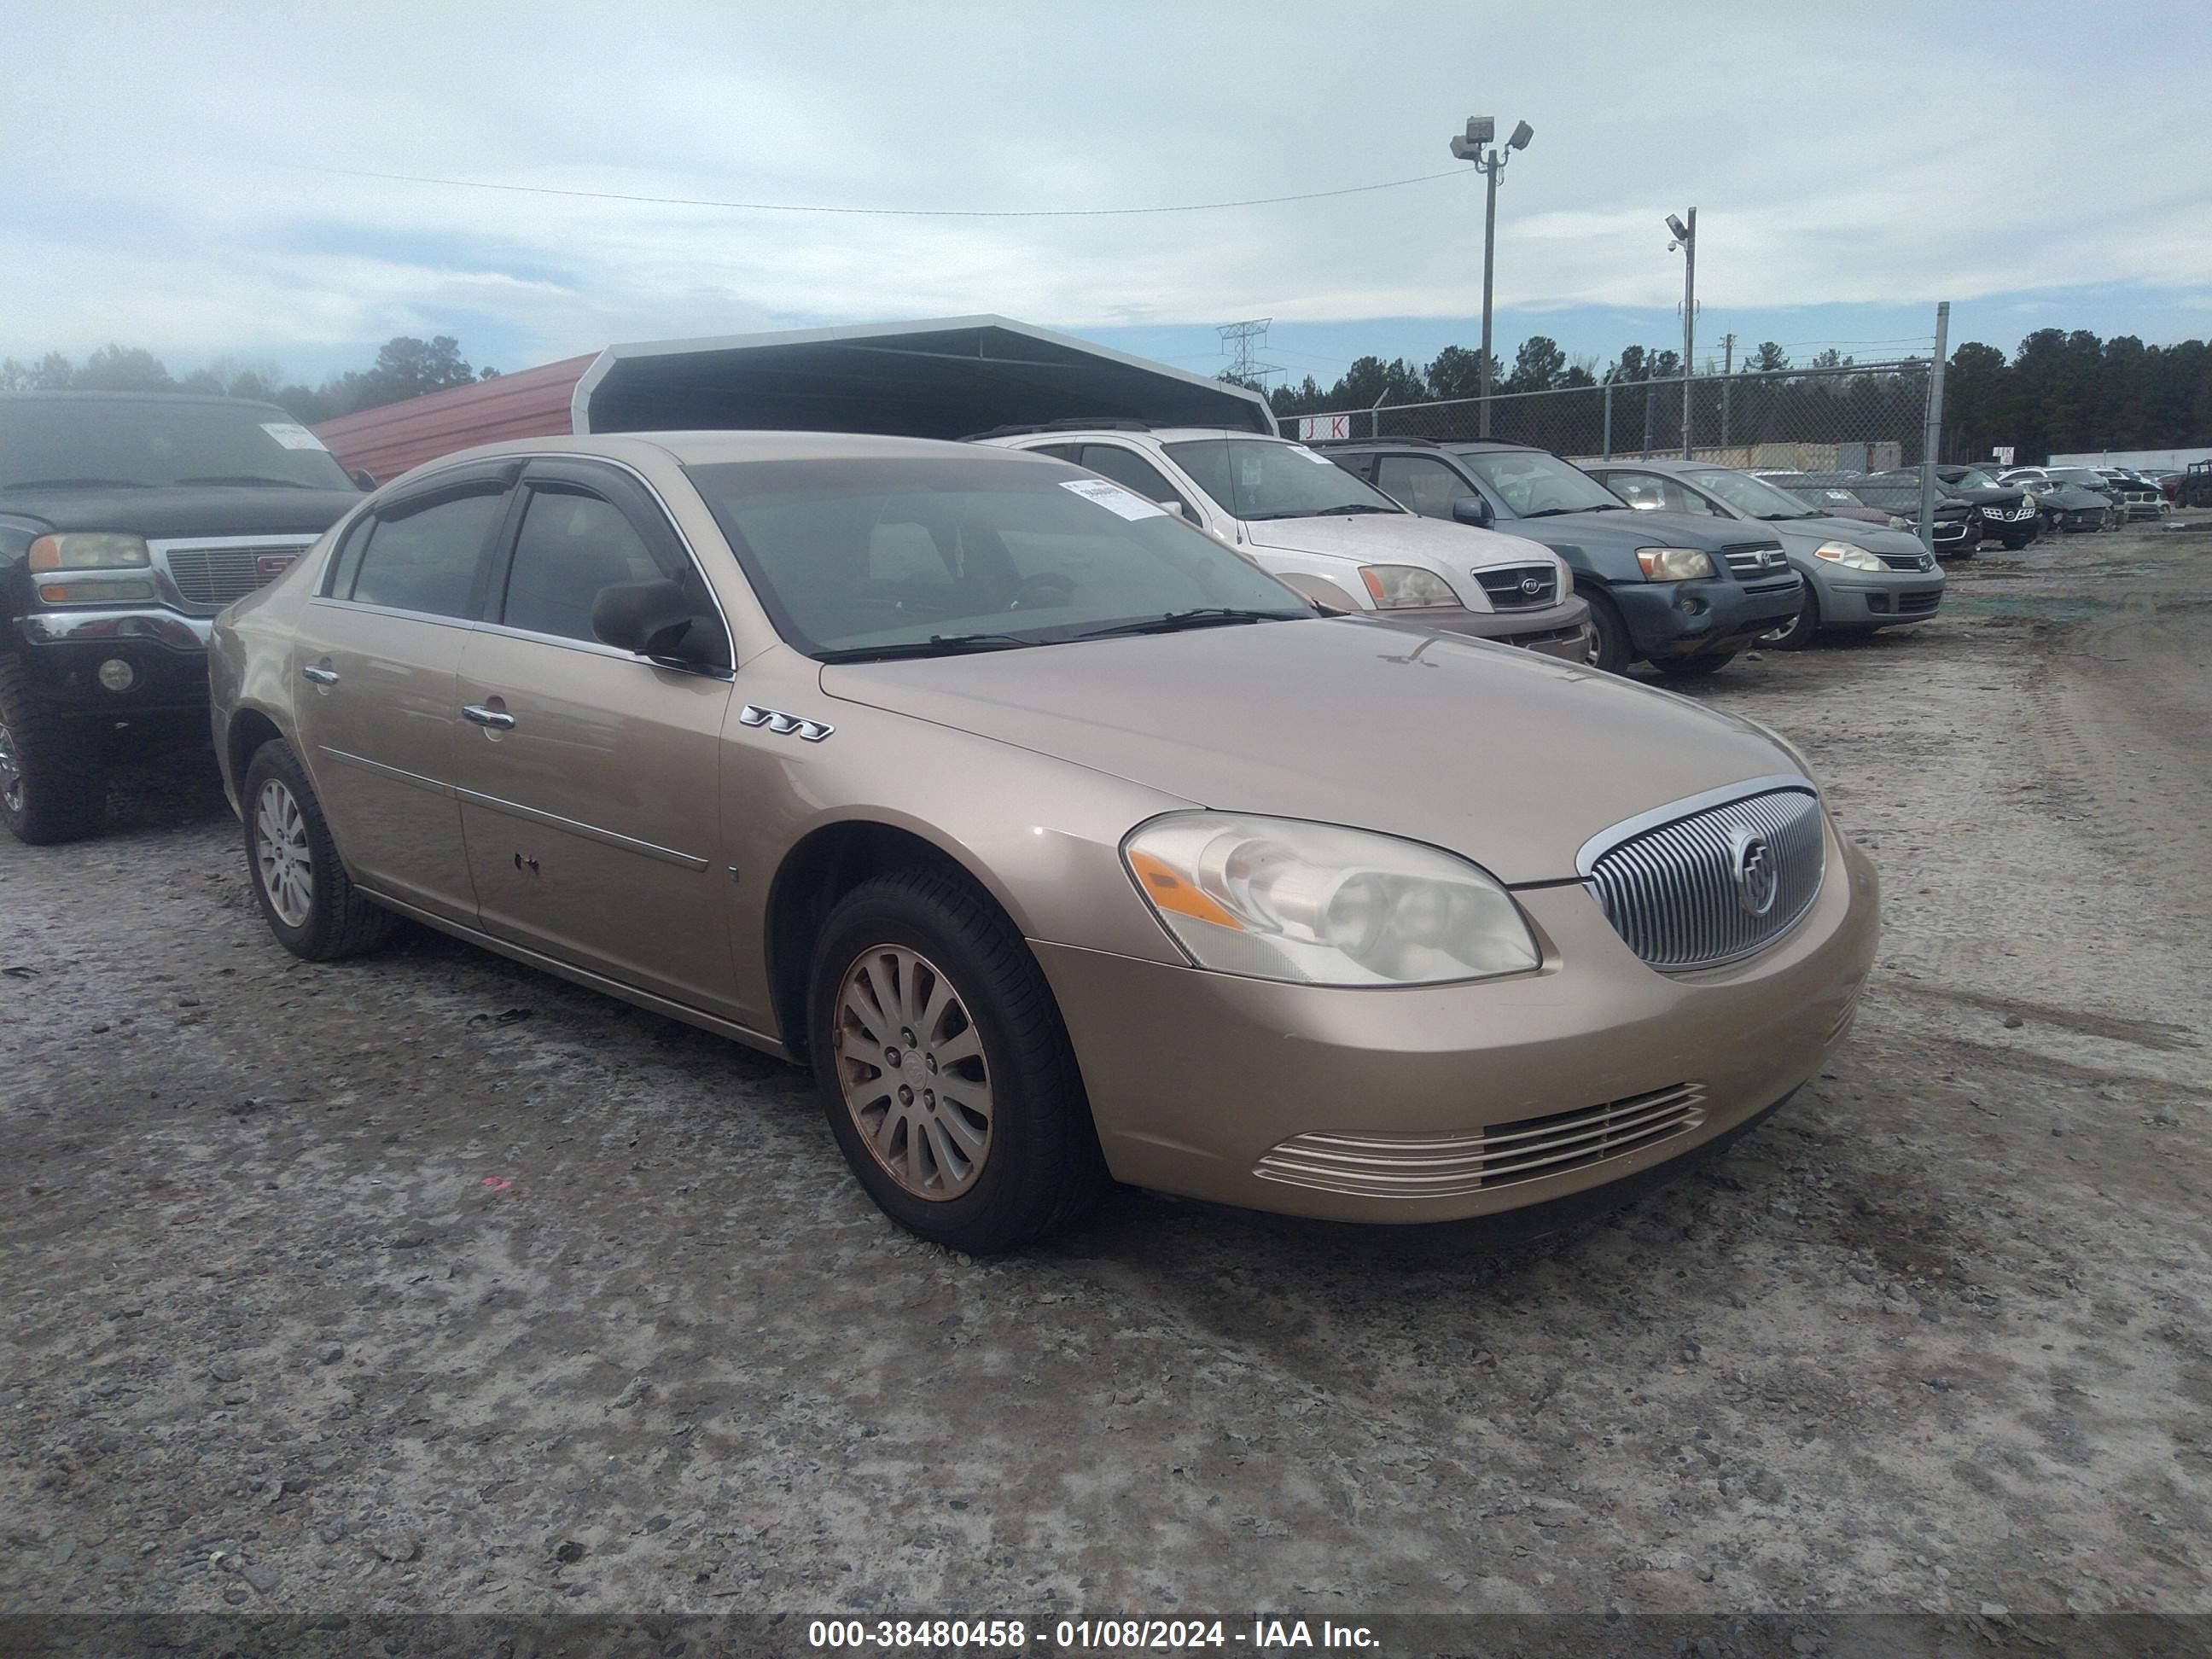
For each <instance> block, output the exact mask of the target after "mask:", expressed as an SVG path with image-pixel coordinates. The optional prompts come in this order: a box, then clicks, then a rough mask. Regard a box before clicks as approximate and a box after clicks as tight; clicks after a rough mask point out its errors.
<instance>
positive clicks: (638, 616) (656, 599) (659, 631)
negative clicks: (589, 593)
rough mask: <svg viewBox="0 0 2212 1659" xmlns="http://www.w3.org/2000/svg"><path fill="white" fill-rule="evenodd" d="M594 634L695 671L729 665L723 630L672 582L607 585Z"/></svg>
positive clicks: (595, 604)
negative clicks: (722, 636) (722, 639)
mask: <svg viewBox="0 0 2212 1659" xmlns="http://www.w3.org/2000/svg"><path fill="white" fill-rule="evenodd" d="M592 633H593V634H595V635H598V636H599V640H600V642H601V643H603V644H605V645H611V646H613V647H615V649H617V651H634V652H635V653H637V654H638V655H639V656H641V657H649V658H651V659H653V661H654V662H657V663H660V664H663V665H665V666H667V667H671V668H684V669H690V670H691V671H694V672H697V671H708V670H714V669H721V668H726V667H728V666H729V665H728V664H727V663H725V662H723V661H722V660H720V659H721V657H722V654H723V653H722V648H721V640H720V629H719V626H718V625H717V624H715V623H714V621H713V619H712V618H711V617H708V616H707V615H705V614H704V613H703V612H702V611H701V610H700V609H699V607H698V605H696V604H695V603H693V601H692V599H691V597H690V595H689V594H688V593H686V592H684V589H683V587H682V586H680V585H679V584H678V583H675V582H671V581H665V580H663V581H651V582H624V583H622V584H621V585H619V586H614V587H603V588H601V589H600V590H599V598H598V599H594V600H592Z"/></svg>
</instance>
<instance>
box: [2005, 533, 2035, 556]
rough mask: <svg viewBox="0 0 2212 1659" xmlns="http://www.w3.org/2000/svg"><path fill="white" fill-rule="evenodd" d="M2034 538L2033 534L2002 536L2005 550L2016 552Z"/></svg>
mask: <svg viewBox="0 0 2212 1659" xmlns="http://www.w3.org/2000/svg"><path fill="white" fill-rule="evenodd" d="M2034 539H2035V538H2034V537H2033V536H2008V537H2006V538H2004V544H2005V551H2006V552H2008V553H2017V552H2019V551H2020V550H2021V549H2022V548H2023V547H2026V546H2027V544H2029V543H2030V542H2032V541H2033V540H2034Z"/></svg>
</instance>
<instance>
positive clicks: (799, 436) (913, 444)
mask: <svg viewBox="0 0 2212 1659" xmlns="http://www.w3.org/2000/svg"><path fill="white" fill-rule="evenodd" d="M977 447H978V446H976V445H975V444H971V443H965V442H959V441H954V440H951V439H945V438H897V437H888V436H884V435H882V434H878V433H871V432H753V431H731V430H728V429H726V428H718V429H710V430H703V431H700V430H694V431H671V432H592V433H580V434H576V435H566V434H564V435H559V436H554V437H544V438H510V439H508V440H507V441H505V442H502V443H493V444H481V445H478V446H477V447H473V448H471V449H467V450H461V451H457V452H455V453H454V454H453V455H441V456H440V457H439V458H438V460H437V462H436V463H434V465H445V464H447V463H450V462H452V461H453V460H456V459H471V460H475V459H486V458H490V457H495V456H500V455H547V454H559V455H598V456H603V457H605V458H606V459H610V460H618V461H635V460H638V459H647V458H650V459H667V460H673V461H675V462H676V463H678V465H683V466H713V465H717V464H718V463H722V462H730V461H826V460H894V459H897V460H930V459H937V460H944V461H973V460H974V459H975V451H976V449H977ZM1045 459H1049V458H1045Z"/></svg>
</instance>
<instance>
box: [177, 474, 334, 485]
mask: <svg viewBox="0 0 2212 1659" xmlns="http://www.w3.org/2000/svg"><path fill="white" fill-rule="evenodd" d="M177 482H178V483H180V484H190V483H204V484H267V485H270V486H271V487H272V488H274V489H313V487H314V486H313V485H312V484H303V483H301V482H300V481H299V480H298V479H297V478H271V477H268V476H267V475H266V474H264V473H259V472H210V473H208V474H206V475H204V477H195V478H179V479H178V480H177Z"/></svg>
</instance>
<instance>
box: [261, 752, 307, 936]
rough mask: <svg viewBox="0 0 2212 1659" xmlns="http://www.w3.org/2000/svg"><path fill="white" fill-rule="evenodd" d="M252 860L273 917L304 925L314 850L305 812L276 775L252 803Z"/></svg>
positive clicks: (300, 925)
mask: <svg viewBox="0 0 2212 1659" xmlns="http://www.w3.org/2000/svg"><path fill="white" fill-rule="evenodd" d="M253 862H254V865H255V867H256V868H257V870H258V872H259V873H260V877H261V890H262V891H263V892H264V893H265V894H267V895H268V897H269V908H270V909H272V910H274V911H275V912H276V919H277V920H278V921H281V922H283V924H284V925H285V926H286V927H306V926H307V918H308V916H309V915H312V914H313V910H314V904H315V861H314V854H313V852H312V851H311V850H310V848H308V845H307V815H306V814H305V813H303V812H301V811H300V803H299V801H298V800H297V799H295V797H294V796H293V793H292V792H291V791H290V790H289V789H288V788H286V787H284V783H283V780H282V779H279V778H271V779H270V780H269V781H268V782H266V783H264V784H263V785H262V786H261V797H260V799H258V801H257V802H255V804H254V811H253Z"/></svg>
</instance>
